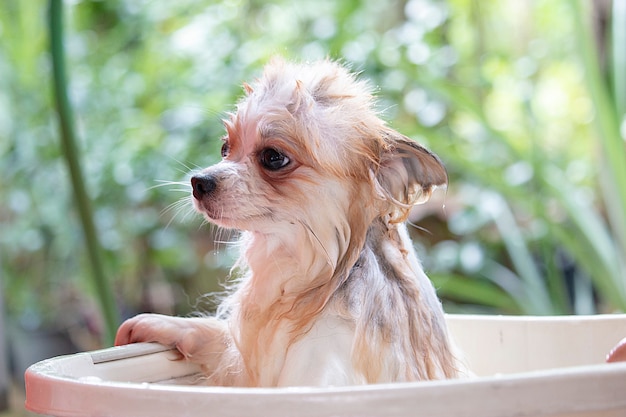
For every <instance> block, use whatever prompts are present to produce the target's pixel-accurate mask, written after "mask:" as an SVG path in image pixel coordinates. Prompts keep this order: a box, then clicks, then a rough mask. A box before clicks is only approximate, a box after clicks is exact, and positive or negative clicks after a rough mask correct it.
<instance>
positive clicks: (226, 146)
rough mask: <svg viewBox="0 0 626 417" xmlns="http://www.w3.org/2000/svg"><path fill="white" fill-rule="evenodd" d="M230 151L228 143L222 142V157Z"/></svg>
mask: <svg viewBox="0 0 626 417" xmlns="http://www.w3.org/2000/svg"><path fill="white" fill-rule="evenodd" d="M229 152H230V145H229V144H228V142H224V144H223V145H222V151H221V153H222V158H226V157H227V156H228V153H229Z"/></svg>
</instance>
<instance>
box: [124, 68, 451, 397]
mask: <svg viewBox="0 0 626 417" xmlns="http://www.w3.org/2000/svg"><path fill="white" fill-rule="evenodd" d="M244 89H245V92H246V96H245V97H244V99H243V100H242V101H241V102H240V103H239V104H238V106H237V111H236V112H235V113H233V114H231V115H230V117H229V119H228V120H227V121H225V127H226V131H227V136H226V137H225V143H226V145H225V148H224V153H225V158H224V161H223V162H221V163H220V164H217V165H215V166H214V167H209V168H207V169H205V170H203V171H201V172H200V173H198V174H196V176H195V177H194V179H193V180H192V183H193V181H197V182H195V183H193V184H194V185H193V186H194V200H193V201H194V204H195V206H196V208H197V209H198V210H199V211H200V212H202V213H203V214H204V215H205V216H206V217H207V218H208V219H209V220H210V221H212V222H215V223H217V224H218V225H220V226H223V227H228V228H235V229H239V230H243V231H245V232H244V234H243V235H242V243H243V249H242V256H241V259H240V260H239V262H238V266H239V267H241V268H242V269H243V272H242V278H241V281H240V283H239V285H238V287H237V289H236V291H234V293H233V294H232V295H231V296H230V297H229V298H228V299H227V300H225V301H224V303H223V305H222V306H221V308H220V311H219V314H218V316H217V317H216V318H205V319H199V320H204V321H196V322H193V323H191V324H190V322H189V321H185V320H189V319H181V318H179V319H176V318H163V317H162V316H157V317H154V316H149V315H148V316H146V315H143V316H139V317H138V318H134V319H131V320H129V321H128V322H126V323H124V324H123V325H122V327H121V328H120V330H119V332H118V338H117V343H129V342H136V341H145V340H152V341H160V342H162V343H167V344H171V345H175V346H176V347H177V348H178V349H179V350H180V351H181V353H182V354H183V355H184V356H185V357H187V358H188V359H189V360H194V361H197V362H199V363H202V365H203V366H204V367H205V369H206V371H207V377H208V379H209V382H210V383H214V384H221V385H243V386H275V385H280V384H283V383H291V381H297V382H296V383H300V382H301V381H305V382H306V383H312V384H315V383H324V382H323V381H326V382H328V381H330V382H333V383H335V384H340V383H374V382H390V381H409V380H420V379H435V378H443V377H454V376H456V374H457V364H456V363H455V359H454V358H453V356H452V353H451V349H450V346H449V342H448V340H447V331H446V327H445V322H444V320H443V312H442V310H441V306H440V304H439V302H438V300H437V298H436V296H435V293H434V289H433V288H432V285H431V284H430V282H429V281H428V279H427V278H426V276H425V275H424V273H423V271H422V269H421V266H420V265H419V262H418V260H417V258H416V256H415V254H414V251H413V249H412V247H411V242H410V241H409V239H408V235H407V233H406V230H405V227H404V225H403V223H402V222H403V221H404V220H406V218H407V216H408V214H409V210H410V208H411V207H412V206H413V205H415V204H418V203H421V202H423V201H426V200H427V199H428V198H429V197H430V194H431V193H432V191H433V189H434V188H435V187H438V186H444V185H445V184H446V182H447V176H446V172H445V169H444V168H443V166H442V165H441V162H440V161H439V159H438V158H437V157H436V156H434V155H433V154H432V153H430V152H428V151H427V150H426V149H424V148H423V147H421V146H419V145H418V144H416V143H415V142H413V141H412V140H410V139H408V138H406V137H404V136H402V135H401V134H399V133H397V132H395V131H394V130H392V129H390V128H389V127H388V126H386V125H385V123H384V122H383V121H382V120H381V119H380V118H379V117H378V115H377V114H376V112H375V111H374V110H373V108H374V103H373V97H372V95H371V93H370V89H369V87H368V86H367V84H366V83H365V82H363V81H359V80H357V79H356V77H355V76H354V75H353V74H351V73H349V72H348V71H347V70H346V69H345V68H343V67H342V66H340V65H338V64H337V63H334V62H331V61H321V62H317V63H314V64H311V65H297V64H291V63H287V62H285V61H283V60H280V59H275V60H273V61H272V62H271V63H270V64H269V65H268V66H267V67H266V69H265V71H264V74H263V76H262V78H261V79H260V80H258V81H257V82H255V83H253V84H252V85H248V84H245V85H244ZM268 149H269V150H277V151H280V152H279V153H280V155H278V156H281V157H285V156H286V159H280V161H286V163H285V164H284V166H282V167H280V168H278V169H269V168H267V166H265V165H264V162H263V161H264V160H265V159H264V158H265V156H264V155H266V154H265V152H266V151H267V150H268ZM267 155H270V156H269V157H267V158H266V159H268V160H269V159H271V158H272V157H275V156H276V154H275V153H269V154H267ZM159 320H163V321H164V322H165V323H166V326H163V325H160V324H159ZM176 320H180V321H181V329H183V330H181V331H177V330H176V329H175V327H176V326H175V325H174V323H175V322H176ZM182 321H185V322H184V324H182ZM324 323H335V324H333V325H332V326H339V327H340V328H341V334H342V335H348V336H346V337H347V338H349V337H351V338H352V342H351V346H347V347H346V348H345V349H347V350H349V357H350V358H351V360H350V361H348V363H345V364H343V365H342V366H343V368H345V369H343V368H342V369H343V370H342V369H339V371H337V370H336V369H335V368H337V363H342V360H339V359H337V358H343V357H344V356H343V355H344V354H348V353H347V352H330V351H329V352H325V351H324V346H325V344H324V343H323V342H320V340H322V339H321V336H320V338H317V339H315V338H313V336H312V333H311V332H320V334H325V333H324V332H325V331H328V328H329V327H328V326H326V325H324ZM337 323H338V324H337ZM325 326H326V327H325ZM329 326H330V325H329ZM332 326H331V327H330V332H331V334H332ZM313 329H314V330H313ZM338 331H339V330H338ZM310 333H311V334H310ZM316 334H317V333H316ZM349 335H352V336H349ZM214 340H218V341H219V343H217V344H216V343H215V342H214ZM198 341H201V343H199V342H198ZM203 345H205V347H206V349H208V350H210V354H207V352H206V349H203ZM331 345H333V344H332V343H330V340H329V342H328V346H331ZM220 346H221V348H220ZM333 346H334V345H333ZM299 349H300V350H306V349H309V350H310V351H312V352H313V353H314V355H317V356H319V358H320V361H321V362H322V363H320V364H319V366H320V367H322V369H323V368H324V366H327V367H328V372H327V373H326V374H324V376H323V378H318V379H314V378H313V379H311V380H307V378H306V376H305V375H304V376H303V375H294V373H295V370H294V369H295V368H297V366H296V367H294V366H291V365H289V364H291V363H292V362H290V361H293V360H296V361H297V359H298V358H295V359H293V358H292V357H291V356H290V355H291V353H293V352H296V351H299ZM215 350H218V352H215ZM301 359H302V360H304V361H306V360H310V358H301ZM343 361H344V362H345V360H343ZM331 364H332V366H331ZM339 368H341V366H340V367H339ZM322 374H323V372H322Z"/></svg>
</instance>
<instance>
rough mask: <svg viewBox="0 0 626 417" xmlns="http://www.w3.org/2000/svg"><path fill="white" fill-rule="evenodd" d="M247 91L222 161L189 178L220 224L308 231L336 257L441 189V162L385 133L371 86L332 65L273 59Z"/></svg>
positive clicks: (201, 207) (204, 208)
mask: <svg viewBox="0 0 626 417" xmlns="http://www.w3.org/2000/svg"><path fill="white" fill-rule="evenodd" d="M245 89H246V92H247V94H246V96H245V98H244V99H243V101H241V102H240V103H239V104H238V106H237V111H236V112H235V113H234V114H232V115H231V116H230V119H229V120H227V121H225V126H226V131H227V134H226V136H225V137H224V144H223V147H222V157H223V160H222V161H221V162H220V163H218V164H217V165H214V166H212V167H209V168H206V169H204V170H202V171H201V172H199V173H197V174H196V175H194V177H193V178H192V180H191V181H192V189H193V201H194V205H195V207H196V209H197V210H198V211H200V212H201V213H203V214H204V215H205V216H206V217H207V218H208V219H209V220H210V221H211V222H213V223H216V224H217V225H219V226H223V227H227V228H235V229H240V230H247V231H252V232H259V233H278V232H280V231H281V230H282V231H285V232H286V233H287V234H291V233H297V232H296V231H297V229H300V230H305V232H306V233H312V234H313V235H314V239H315V240H317V241H318V242H319V243H321V244H322V246H323V247H324V248H325V250H326V251H327V252H328V251H332V252H337V253H336V254H337V255H340V253H341V252H345V250H346V248H347V246H348V242H349V241H350V240H352V239H354V238H355V237H356V236H357V235H359V236H360V237H359V239H361V237H364V234H365V232H366V230H367V227H368V226H369V224H370V223H371V222H372V220H373V219H374V218H376V217H377V216H384V217H387V218H388V220H391V221H399V220H403V219H404V218H405V217H406V215H407V214H408V209H409V207H410V206H411V205H413V204H415V203H416V202H419V201H423V200H425V199H426V198H427V197H428V196H429V195H430V192H431V191H432V189H433V188H434V187H436V186H439V185H444V184H445V183H446V180H447V177H446V173H445V170H444V168H443V167H442V165H441V164H440V162H439V160H438V159H437V158H436V157H435V156H434V155H432V154H431V153H429V152H428V151H426V150H425V149H423V148H422V147H420V146H418V145H417V144H416V143H414V142H412V141H411V140H409V139H407V138H405V137H403V136H401V135H400V134H398V133H396V132H395V131H393V130H391V129H390V128H388V127H386V126H385V124H384V122H383V121H381V120H380V119H379V118H378V116H377V114H376V112H375V111H374V110H373V103H372V96H371V94H370V93H369V88H368V86H367V84H365V83H364V82H361V81H357V80H356V79H355V77H354V75H352V74H350V73H349V72H348V71H347V70H346V69H345V68H343V67H341V66H340V65H338V64H336V63H333V62H330V61H322V62H318V63H316V64H312V65H295V64H288V63H285V62H283V61H280V60H274V61H272V62H271V63H270V64H269V65H268V66H267V67H266V69H265V72H264V74H263V77H262V78H261V79H260V80H259V81H257V82H256V83H255V84H254V85H253V86H248V85H246V86H245ZM331 241H332V242H335V243H334V244H330V242H331ZM331 247H333V248H335V250H331V249H329V248H331ZM332 257H333V258H334V256H332Z"/></svg>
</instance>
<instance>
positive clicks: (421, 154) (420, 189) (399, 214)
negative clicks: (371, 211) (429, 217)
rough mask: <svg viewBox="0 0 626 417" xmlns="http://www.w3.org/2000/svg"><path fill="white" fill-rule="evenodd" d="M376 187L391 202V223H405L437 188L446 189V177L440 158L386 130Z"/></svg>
mask: <svg viewBox="0 0 626 417" xmlns="http://www.w3.org/2000/svg"><path fill="white" fill-rule="evenodd" d="M383 135H385V142H386V143H387V149H386V150H385V151H383V155H382V158H381V160H380V165H379V167H378V171H377V172H376V174H375V179H374V180H375V186H376V188H377V191H378V193H379V194H380V195H381V196H382V197H383V199H384V200H386V201H387V202H388V203H390V204H389V205H390V207H389V208H385V209H386V210H389V211H388V212H387V213H385V214H389V216H390V221H392V222H398V221H403V220H406V217H407V216H408V215H409V211H410V209H411V207H413V206H414V205H416V204H421V203H425V202H426V201H428V199H429V198H430V196H431V194H432V192H433V190H434V189H435V188H437V187H445V186H446V185H447V183H448V174H447V172H446V169H445V168H444V166H443V164H442V162H441V161H440V160H439V158H438V157H437V156H436V155H435V154H434V153H432V152H430V151H428V150H427V149H426V148H424V147H422V146H420V145H419V144H418V143H416V142H415V141H413V140H411V139H409V138H407V137H406V136H403V135H401V134H399V133H398V132H396V131H394V130H392V129H387V130H386V131H385V132H384V133H383Z"/></svg>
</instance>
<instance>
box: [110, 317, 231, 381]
mask: <svg viewBox="0 0 626 417" xmlns="http://www.w3.org/2000/svg"><path fill="white" fill-rule="evenodd" d="M230 339H231V338H230V332H229V331H228V327H227V326H226V323H225V322H223V321H220V320H218V319H216V318H213V317H198V318H182V317H170V316H164V315H160V314H140V315H138V316H135V317H133V318H131V319H128V320H126V321H125V322H124V323H122V325H121V326H120V327H119V329H118V330H117V336H116V337H115V345H116V346H119V345H126V344H129V343H138V342H157V343H161V344H163V345H166V346H171V347H174V348H176V349H177V350H178V351H179V352H180V353H181V355H182V356H183V357H184V358H185V359H187V360H189V361H191V362H193V363H197V364H199V365H202V368H203V370H204V371H205V373H207V374H210V373H212V372H213V371H214V370H215V368H216V367H217V365H218V363H219V361H220V360H221V358H222V355H223V354H224V352H225V351H226V349H227V348H228V346H229V345H230V344H231V340H230Z"/></svg>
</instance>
